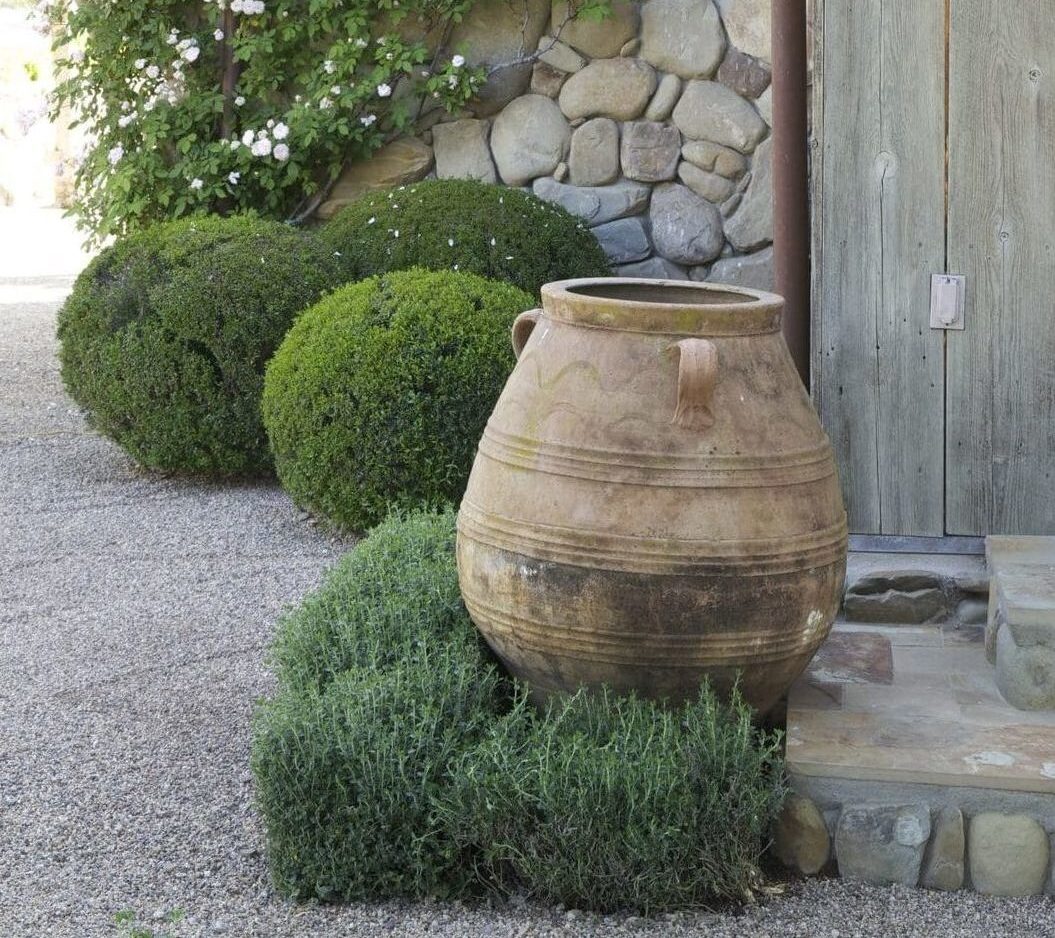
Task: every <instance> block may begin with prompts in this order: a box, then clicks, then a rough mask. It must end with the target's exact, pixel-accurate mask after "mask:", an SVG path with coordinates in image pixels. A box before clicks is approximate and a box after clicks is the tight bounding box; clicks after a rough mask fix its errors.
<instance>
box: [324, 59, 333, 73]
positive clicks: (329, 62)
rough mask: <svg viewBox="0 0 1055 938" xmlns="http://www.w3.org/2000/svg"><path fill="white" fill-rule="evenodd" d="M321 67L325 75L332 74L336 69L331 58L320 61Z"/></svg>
mask: <svg viewBox="0 0 1055 938" xmlns="http://www.w3.org/2000/svg"><path fill="white" fill-rule="evenodd" d="M322 69H323V71H324V72H326V74H327V75H332V74H333V73H334V72H335V71H336V70H337V66H336V65H334V64H333V61H332V60H331V59H327V60H326V61H325V62H323V63H322Z"/></svg>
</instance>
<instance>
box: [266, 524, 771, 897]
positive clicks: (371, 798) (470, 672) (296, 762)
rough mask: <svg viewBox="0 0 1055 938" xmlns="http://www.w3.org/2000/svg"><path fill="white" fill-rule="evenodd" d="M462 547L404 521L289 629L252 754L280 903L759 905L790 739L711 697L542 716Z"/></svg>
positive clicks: (612, 700) (383, 533) (569, 708)
mask: <svg viewBox="0 0 1055 938" xmlns="http://www.w3.org/2000/svg"><path fill="white" fill-rule="evenodd" d="M453 543H454V513H453V511H451V510H446V511H444V512H442V513H438V514H437V513H420V512H418V513H412V514H408V515H405V516H402V517H395V518H391V519H389V520H387V521H386V522H385V523H384V524H382V525H380V526H379V527H378V528H376V529H375V530H374V531H373V532H372V533H371V534H370V536H369V537H368V538H367V539H366V540H365V541H363V542H362V543H361V544H360V545H359V546H357V547H356V548H355V549H354V550H353V551H352V553H351V554H350V555H349V556H348V557H347V558H346V559H345V560H344V561H343V562H342V563H341V564H340V565H339V566H338V567H337V568H335V570H334V572H333V573H332V574H331V575H330V576H329V578H328V579H327V581H326V583H325V584H324V586H323V587H322V589H321V590H320V591H319V592H318V593H317V594H316V595H315V596H313V597H311V598H310V599H309V600H308V601H307V602H306V603H305V604H304V605H303V606H302V607H301V609H299V610H298V611H296V612H294V613H292V614H291V615H289V616H288V617H287V618H286V620H285V621H284V623H283V624H282V627H281V630H280V633H279V638H278V640H277V642H276V644H275V648H274V657H275V665H276V669H277V671H278V676H279V691H278V694H277V696H276V697H275V698H274V699H273V700H272V701H270V702H268V703H266V704H264V705H263V706H262V707H261V708H260V709H259V710H258V713H257V717H256V721H255V726H254V743H253V770H254V773H255V775H256V780H257V789H258V800H259V805H260V808H261V810H262V813H263V815H264V818H265V821H266V823H267V830H268V844H269V856H270V862H271V867H272V871H273V874H274V878H275V881H276V884H277V885H278V887H279V888H280V889H281V890H282V891H283V892H285V893H287V894H291V895H295V896H299V897H318V898H323V899H331V900H337V899H341V900H356V899H363V898H376V897H385V896H425V895H443V896H450V897H454V896H470V895H479V894H481V893H483V892H484V891H486V890H494V889H513V888H526V889H527V890H529V891H530V892H532V893H533V894H535V895H536V896H538V897H539V898H542V899H545V900H549V901H560V902H563V903H565V904H568V905H573V906H576V907H580V908H590V909H596V910H600V911H610V910H615V909H627V908H632V909H638V910H642V911H645V912H654V911H659V910H667V909H677V908H691V907H696V906H701V905H706V904H708V903H712V902H714V901H715V900H720V899H727V898H733V899H740V898H742V897H744V896H745V895H746V894H748V893H749V891H750V889H751V888H752V887H754V886H756V885H758V871H757V864H758V860H759V856H760V854H761V852H762V849H763V847H764V846H765V836H766V832H767V831H768V830H769V828H770V825H771V823H772V821H773V818H774V816H775V814H776V811H777V809H778V807H779V805H780V802H781V798H782V795H783V788H782V780H781V773H780V760H779V757H778V749H779V740H778V739H777V738H776V737H770V736H760V735H759V733H758V732H757V731H756V730H755V728H754V727H753V726H752V723H751V715H750V712H749V711H748V709H747V708H746V707H745V706H744V705H743V704H742V703H741V702H740V701H739V700H734V701H733V702H732V703H731V704H729V705H726V704H722V703H720V702H718V701H717V700H716V699H715V697H714V695H713V694H711V692H710V691H709V690H707V689H706V688H705V689H703V690H702V691H701V693H700V697H699V699H698V700H697V701H695V702H693V703H689V704H687V705H685V706H683V707H682V708H680V709H677V710H666V709H664V708H663V707H661V706H659V705H657V704H654V703H651V702H648V701H641V700H637V699H634V698H617V697H613V696H610V695H607V694H597V695H593V696H589V695H586V694H582V693H581V694H579V695H577V696H576V697H574V698H572V699H570V700H567V701H563V702H557V703H554V704H553V705H552V706H551V707H550V708H549V709H548V710H546V711H544V712H538V711H536V710H534V709H533V708H532V707H531V706H530V705H529V704H528V702H527V700H526V698H525V697H524V695H523V693H522V692H520V691H516V690H515V688H514V686H513V684H512V682H510V681H509V680H508V679H507V678H505V677H504V676H503V675H502V674H501V673H500V671H499V669H498V668H497V666H496V665H495V664H494V662H493V660H492V659H491V657H490V655H489V654H488V653H487V652H486V650H485V649H484V647H483V646H482V643H481V641H480V639H479V636H478V634H477V632H476V630H475V629H474V628H473V625H472V623H471V621H470V619H469V617H468V615H467V613H466V611H465V609H464V607H463V606H462V605H461V603H460V602H459V600H458V592H457V590H458V587H457V570H456V565H455V560H454V551H453Z"/></svg>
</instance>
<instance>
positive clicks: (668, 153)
mask: <svg viewBox="0 0 1055 938" xmlns="http://www.w3.org/2000/svg"><path fill="white" fill-rule="evenodd" d="M680 155H681V134H680V133H678V128H677V127H672V126H671V125H670V124H660V123H657V122H656V121H631V122H630V123H628V124H624V125H623V143H622V148H621V159H622V164H623V173H624V174H625V175H626V177H627V178H628V179H636V180H637V181H638V182H664V181H666V180H668V179H673V178H674V174H675V173H676V172H677V169H678V158H679V157H680Z"/></svg>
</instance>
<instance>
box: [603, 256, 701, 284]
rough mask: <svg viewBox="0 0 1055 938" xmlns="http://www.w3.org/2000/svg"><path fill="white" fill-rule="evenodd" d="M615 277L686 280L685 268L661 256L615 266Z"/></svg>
mask: <svg viewBox="0 0 1055 938" xmlns="http://www.w3.org/2000/svg"><path fill="white" fill-rule="evenodd" d="M615 274H616V276H617V277H642V278H644V279H646V280H686V279H688V278H687V277H686V275H685V269H684V268H682V267H679V266H678V265H677V264H672V263H671V262H670V261H668V260H667V259H666V258H663V257H650V258H649V259H648V260H647V261H637V262H636V263H634V264H622V265H620V266H618V267H616V268H615Z"/></svg>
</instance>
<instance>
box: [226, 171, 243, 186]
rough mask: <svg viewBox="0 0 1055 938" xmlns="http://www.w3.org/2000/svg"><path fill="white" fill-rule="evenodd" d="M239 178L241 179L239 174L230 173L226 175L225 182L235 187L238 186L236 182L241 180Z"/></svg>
mask: <svg viewBox="0 0 1055 938" xmlns="http://www.w3.org/2000/svg"><path fill="white" fill-rule="evenodd" d="M241 178H242V174H241V173H239V172H231V173H228V174H227V181H228V182H229V183H230V184H231V185H232V186H237V185H238V180H239V179H241Z"/></svg>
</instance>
